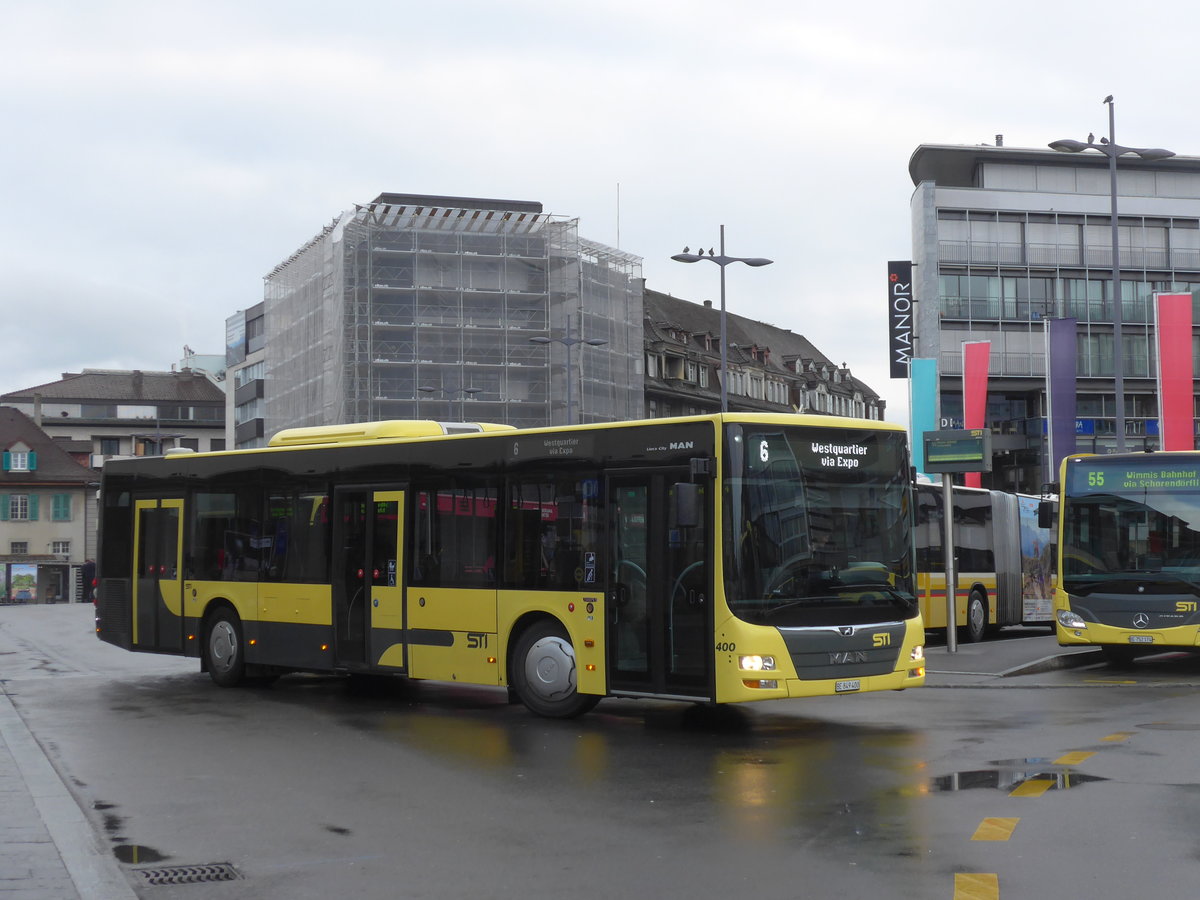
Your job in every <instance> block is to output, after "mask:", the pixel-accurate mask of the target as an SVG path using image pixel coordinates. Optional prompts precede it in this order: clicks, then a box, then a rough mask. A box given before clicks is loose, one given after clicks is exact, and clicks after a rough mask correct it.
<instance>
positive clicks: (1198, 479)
mask: <svg viewBox="0 0 1200 900" xmlns="http://www.w3.org/2000/svg"><path fill="white" fill-rule="evenodd" d="M1195 490H1200V464H1191V463H1180V462H1178V461H1174V462H1167V463H1165V464H1162V465H1154V466H1146V465H1138V466H1131V465H1127V464H1126V465H1118V464H1115V463H1104V464H1100V465H1082V466H1075V467H1073V469H1072V475H1071V493H1073V494H1111V493H1123V492H1126V491H1195Z"/></svg>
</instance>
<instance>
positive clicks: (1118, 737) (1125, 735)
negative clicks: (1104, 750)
mask: <svg viewBox="0 0 1200 900" xmlns="http://www.w3.org/2000/svg"><path fill="white" fill-rule="evenodd" d="M1131 737H1133V732H1132V731H1118V732H1115V733H1114V734H1110V735H1109V736H1108V737H1103V738H1100V740H1102V741H1127V740H1129V739H1130V738H1131Z"/></svg>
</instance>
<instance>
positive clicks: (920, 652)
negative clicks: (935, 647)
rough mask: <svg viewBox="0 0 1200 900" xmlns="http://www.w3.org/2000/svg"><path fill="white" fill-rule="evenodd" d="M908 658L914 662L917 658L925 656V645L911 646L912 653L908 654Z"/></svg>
mask: <svg viewBox="0 0 1200 900" xmlns="http://www.w3.org/2000/svg"><path fill="white" fill-rule="evenodd" d="M908 658H909V659H911V660H912V661H913V662H916V661H917V660H919V659H924V658H925V645H924V644H917V646H915V647H913V648H912V653H910V654H908Z"/></svg>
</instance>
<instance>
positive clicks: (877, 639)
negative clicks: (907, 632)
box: [871, 631, 892, 647]
mask: <svg viewBox="0 0 1200 900" xmlns="http://www.w3.org/2000/svg"><path fill="white" fill-rule="evenodd" d="M891 645H892V635H891V634H890V633H889V632H887V631H881V632H879V633H878V634H873V635H871V646H873V647H890V646H891Z"/></svg>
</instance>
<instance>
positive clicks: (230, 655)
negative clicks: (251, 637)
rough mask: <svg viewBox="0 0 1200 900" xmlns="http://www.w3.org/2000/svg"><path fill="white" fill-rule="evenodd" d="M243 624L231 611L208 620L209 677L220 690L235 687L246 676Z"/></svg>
mask: <svg viewBox="0 0 1200 900" xmlns="http://www.w3.org/2000/svg"><path fill="white" fill-rule="evenodd" d="M243 646H244V645H243V644H242V622H241V620H240V619H239V618H238V616H237V613H235V612H234V611H233V610H231V609H227V608H221V609H218V610H217V611H216V612H214V613H213V614H212V616H210V617H209V620H208V630H207V632H206V633H205V636H204V653H205V657H206V659H207V662H208V674H209V676H210V677H211V678H212V680H213V681H215V682H216V683H217V684H219V685H220V686H221V687H236V686H237V685H239V684H241V683H242V679H243V678H244V677H245V674H246V653H245V650H244V649H243Z"/></svg>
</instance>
